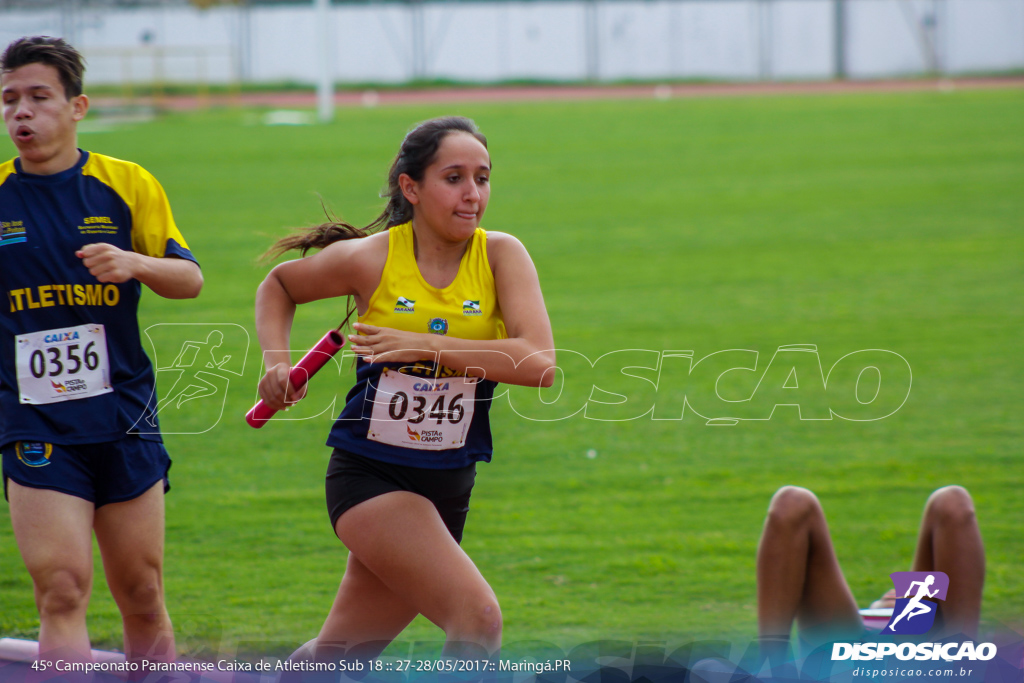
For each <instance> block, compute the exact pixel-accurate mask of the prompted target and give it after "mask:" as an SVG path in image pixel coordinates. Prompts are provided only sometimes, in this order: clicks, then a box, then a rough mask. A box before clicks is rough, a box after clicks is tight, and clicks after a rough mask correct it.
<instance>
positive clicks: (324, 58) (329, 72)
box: [313, 0, 334, 123]
mask: <svg viewBox="0 0 1024 683" xmlns="http://www.w3.org/2000/svg"><path fill="white" fill-rule="evenodd" d="M313 3H314V6H315V8H316V14H315V16H314V19H313V20H314V21H315V22H316V24H317V26H316V38H317V40H316V43H317V45H316V47H317V62H318V68H317V76H318V77H317V84H316V116H317V119H319V120H320V122H321V123H327V122H329V121H331V120H333V119H334V69H333V66H334V64H333V59H332V57H333V54H332V50H331V29H330V9H331V0H313Z"/></svg>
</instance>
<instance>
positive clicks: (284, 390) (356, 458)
mask: <svg viewBox="0 0 1024 683" xmlns="http://www.w3.org/2000/svg"><path fill="white" fill-rule="evenodd" d="M490 175H491V161H490V156H489V155H488V152H487V141H486V138H484V136H483V135H482V134H481V133H480V132H479V131H478V130H477V128H476V126H475V124H474V123H473V122H472V121H470V120H469V119H465V118H460V117H446V118H440V119H434V120H431V121H427V122H425V123H422V124H420V125H418V126H417V127H416V128H414V129H413V130H412V131H411V132H410V133H409V134H408V135H407V136H406V138H405V140H404V141H403V142H402V146H401V149H400V151H399V153H398V156H397V157H396V158H395V161H394V163H393V164H392V166H391V171H390V173H389V175H388V189H387V199H388V204H387V207H386V208H385V209H384V211H383V212H382V213H381V215H380V216H379V217H378V218H377V219H376V220H375V221H374V222H373V223H371V224H370V225H369V226H367V228H365V229H363V230H360V229H357V228H354V227H353V226H351V225H347V224H344V223H331V224H326V225H321V226H317V227H315V228H311V229H309V230H308V231H306V232H304V233H299V234H297V235H293V236H291V237H287V238H285V239H282V240H281V241H279V242H278V243H277V244H276V245H275V248H274V249H272V250H271V252H272V253H281V252H284V251H287V250H289V249H298V250H299V251H300V252H301V253H302V254H305V253H306V251H307V250H309V249H320V251H319V252H318V253H316V254H315V255H313V256H310V257H308V258H302V259H298V260H295V261H289V262H286V263H282V264H280V265H278V266H277V267H275V268H274V269H273V270H272V271H271V272H270V274H269V275H268V276H267V278H266V279H265V280H264V281H263V283H262V284H261V285H260V287H259V290H258V291H257V294H256V328H257V333H258V336H259V341H260V346H261V347H262V349H263V353H264V358H265V359H266V362H267V367H268V368H269V370H268V371H267V373H266V375H265V376H264V377H263V379H262V380H261V381H260V387H259V392H260V397H261V398H262V399H263V401H264V402H265V403H266V404H267V405H268V406H269V407H270V408H274V409H278V410H280V409H282V408H284V407H286V406H288V405H291V404H293V403H294V402H296V401H298V400H299V399H301V398H302V397H303V396H304V394H305V391H304V389H305V387H303V389H300V390H295V388H294V387H293V386H291V385H290V383H289V381H288V371H289V369H290V357H289V354H288V352H286V351H279V350H278V349H287V348H289V343H288V342H289V332H290V328H291V324H292V320H293V318H294V314H295V306H296V304H302V303H306V302H309V301H314V300H317V299H324V298H327V297H342V296H351V297H352V298H353V300H354V304H355V308H356V310H357V311H358V314H359V319H358V322H357V323H355V324H354V325H353V328H354V329H355V332H356V333H357V334H356V335H354V336H352V337H351V338H350V341H351V343H352V350H353V352H354V353H355V354H356V355H357V367H356V384H355V386H354V387H353V388H352V390H351V391H350V392H349V394H348V398H347V403H346V405H345V408H344V410H343V411H342V413H341V416H340V417H339V418H338V420H337V421H335V423H334V426H333V428H332V430H331V433H330V437H329V439H328V441H327V445H329V446H332V447H333V448H334V451H333V452H332V454H331V459H330V463H329V465H328V470H327V506H328V511H329V513H330V517H331V522H332V524H333V525H334V530H335V533H337V535H338V538H340V539H341V541H342V543H344V544H345V546H346V547H347V548H348V550H349V557H348V564H347V566H346V568H345V575H344V577H343V578H342V581H341V586H340V588H339V589H338V594H337V597H336V598H335V600H334V604H333V605H332V607H331V610H330V613H329V614H328V615H327V620H326V621H325V622H324V625H323V628H322V629H321V631H320V634H319V636H318V638H317V641H316V645H315V647H316V649H317V652H316V656H317V658H318V659H319V658H323V657H326V656H331V657H333V656H336V654H337V651H336V648H345V649H346V650H348V651H349V652H352V647H354V646H358V645H361V646H362V647H361V648H360V649H359V652H360V654H362V655H364V656H376V655H377V654H379V653H380V651H381V650H383V648H384V647H385V646H386V645H387V643H388V642H390V641H391V640H393V639H394V638H395V637H396V636H397V635H398V634H399V633H400V632H401V631H402V630H403V629H404V628H405V627H406V626H407V625H408V624H409V622H410V621H412V619H413V618H414V617H415V616H416V615H417V614H422V615H424V616H425V617H426V618H427V619H429V620H430V621H432V622H433V623H434V624H436V625H438V626H439V627H441V628H442V629H443V630H444V632H445V639H446V646H445V653H446V654H447V655H449V656H455V657H458V656H460V654H468V653H469V651H470V649H473V650H476V651H477V653H478V652H479V650H478V649H477V648H475V647H473V646H479V647H482V648H483V649H484V650H486V652H487V653H488V654H492V655H493V654H494V653H495V652H496V651H497V649H498V648H499V646H500V644H501V628H502V621H501V612H500V609H499V607H498V601H497V598H496V597H495V595H494V592H493V591H492V590H491V587H490V586H489V585H488V584H487V581H486V580H485V579H484V577H483V576H482V575H481V574H480V571H479V570H478V569H477V567H476V565H474V564H473V561H472V560H471V559H470V558H469V556H468V555H466V553H465V552H464V551H463V550H462V549H461V548H460V547H459V542H460V541H461V539H462V530H463V526H464V524H465V520H466V514H467V512H468V510H469V497H470V492H471V490H472V487H473V480H474V477H475V472H476V470H475V468H476V463H477V462H478V461H481V460H483V461H489V460H490V459H491V451H492V447H491V435H490V426H489V422H488V409H489V407H490V399H491V397H492V395H493V392H494V387H495V384H496V383H497V382H507V383H510V384H519V385H527V386H549V385H550V383H551V378H552V372H551V370H552V368H553V366H554V365H555V352H554V341H553V339H552V335H551V324H550V322H549V320H548V315H547V311H546V309H545V307H544V298H543V296H542V294H541V289H540V284H539V281H538V278H537V272H536V270H535V268H534V266H533V262H532V261H531V260H530V256H529V254H527V252H526V249H525V248H524V247H523V245H522V244H521V243H520V242H519V241H518V240H517V239H516V238H514V237H512V236H511V235H507V234H503V233H498V232H490V233H488V232H485V231H484V230H483V229H482V228H480V227H479V226H480V219H481V217H482V216H483V214H484V210H485V209H486V208H487V201H488V199H489V197H490ZM381 227H383V228H384V231H382V232H377V233H374V234H371V233H373V231H374V229H378V228H381ZM467 648H468V649H467ZM328 649H330V650H331V652H330V654H329V651H328Z"/></svg>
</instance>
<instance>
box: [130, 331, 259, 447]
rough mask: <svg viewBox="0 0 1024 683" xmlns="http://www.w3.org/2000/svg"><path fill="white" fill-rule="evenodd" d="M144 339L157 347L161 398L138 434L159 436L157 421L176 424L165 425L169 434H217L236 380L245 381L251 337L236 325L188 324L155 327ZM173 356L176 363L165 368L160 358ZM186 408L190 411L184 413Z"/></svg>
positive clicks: (143, 421)
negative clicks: (240, 378)
mask: <svg viewBox="0 0 1024 683" xmlns="http://www.w3.org/2000/svg"><path fill="white" fill-rule="evenodd" d="M145 334H146V336H147V337H148V338H149V341H150V342H151V343H152V346H153V361H154V365H156V368H157V384H158V388H159V390H160V394H161V395H162V398H161V399H160V400H159V402H158V403H157V405H156V410H155V411H153V412H152V413H150V414H148V415H145V416H143V418H142V419H140V420H139V421H138V422H137V423H136V426H135V427H136V429H137V430H138V431H139V432H140V433H143V434H146V433H153V432H156V431H157V430H158V427H157V416H158V415H159V419H160V421H161V422H163V421H165V420H164V418H167V417H169V418H170V422H171V423H173V424H170V425H168V424H165V425H164V429H163V430H162V431H163V433H164V434H201V433H203V432H206V431H209V430H210V429H213V427H215V426H216V425H217V423H218V422H220V418H221V416H222V415H223V412H224V403H225V400H226V399H227V390H228V387H229V386H230V384H231V375H235V376H236V377H241V376H242V373H243V371H244V369H245V356H246V354H247V352H248V350H249V333H248V332H246V331H245V328H243V327H241V326H240V325H234V324H231V323H222V324H219V325H210V324H204V323H195V324H192V323H183V324H159V325H153V326H151V327H149V328H147V329H146V330H145ZM228 349H230V350H231V352H229V351H228ZM238 351H241V353H240V354H239V353H238ZM171 353H174V354H175V355H174V360H173V361H172V362H171V363H170V364H169V365H162V364H160V357H161V356H162V357H164V358H166V357H169V356H170V354H171ZM151 405H152V404H151ZM184 406H189V408H190V409H189V410H187V411H186V412H185V413H182V412H181V411H182V408H183V407H184ZM192 406H195V409H191V407H192ZM168 427H169V429H168Z"/></svg>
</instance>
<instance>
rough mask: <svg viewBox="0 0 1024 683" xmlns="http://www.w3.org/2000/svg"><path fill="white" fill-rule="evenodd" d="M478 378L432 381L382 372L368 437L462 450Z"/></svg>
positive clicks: (414, 446) (423, 447)
mask: <svg viewBox="0 0 1024 683" xmlns="http://www.w3.org/2000/svg"><path fill="white" fill-rule="evenodd" d="M478 381H479V380H478V379H477V378H475V377H446V378H444V379H432V378H424V377H414V376H412V375H405V374H402V373H401V372H398V371H397V370H391V369H386V370H384V372H382V373H381V375H380V379H379V381H378V386H377V395H376V398H375V400H374V402H373V412H372V414H371V417H370V429H369V433H368V434H367V436H368V438H369V439H370V440H372V441H378V442H380V443H386V444H390V445H392V446H402V447H404V448H412V449H416V450H425V451H440V450H444V449H447V448H461V447H462V446H463V445H464V444H465V443H466V433H467V431H468V430H469V425H470V423H472V422H473V408H474V406H475V404H476V403H475V399H476V385H477V382H478Z"/></svg>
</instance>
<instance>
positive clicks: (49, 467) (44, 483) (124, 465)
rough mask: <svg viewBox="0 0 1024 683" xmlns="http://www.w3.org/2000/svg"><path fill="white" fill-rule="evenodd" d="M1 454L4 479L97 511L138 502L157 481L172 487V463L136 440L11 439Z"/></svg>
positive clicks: (153, 444)
mask: <svg viewBox="0 0 1024 683" xmlns="http://www.w3.org/2000/svg"><path fill="white" fill-rule="evenodd" d="M0 451H2V452H3V459H4V497H5V498H6V497H7V480H8V479H13V480H14V481H15V482H16V483H18V484H20V485H22V486H26V487H28V488H32V489H50V490H51V491H59V492H61V493H66V494H68V495H69V496H75V497H76V498H84V499H85V500H87V501H89V502H91V503H92V504H93V505H95V506H96V507H97V508H99V507H102V506H104V505H106V504H108V503H122V502H124V501H126V500H132V499H135V498H138V497H139V496H141V495H142V494H143V493H145V492H146V491H148V490H149V489H150V487H152V486H153V484H155V483H157V482H158V481H160V480H163V482H164V492H165V493H166V492H167V491H168V490H170V488H171V484H170V482H169V481H168V479H167V471H168V470H169V469H170V468H171V459H170V457H169V456H168V455H167V450H166V449H165V448H164V445H163V444H162V443H160V442H159V441H147V440H145V439H140V438H138V437H136V436H129V437H125V438H124V439H120V440H118V441H110V442H108V443H91V444H76V445H72V446H62V445H60V444H51V443H42V442H38V441H14V442H12V443H9V444H7V445H5V446H4V447H3V448H2V449H0Z"/></svg>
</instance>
